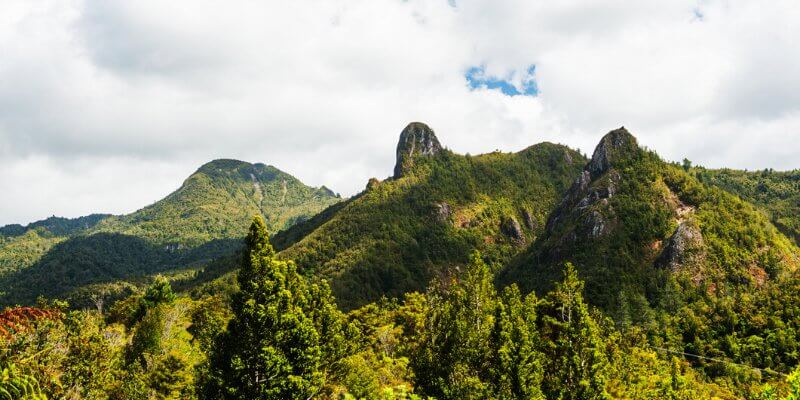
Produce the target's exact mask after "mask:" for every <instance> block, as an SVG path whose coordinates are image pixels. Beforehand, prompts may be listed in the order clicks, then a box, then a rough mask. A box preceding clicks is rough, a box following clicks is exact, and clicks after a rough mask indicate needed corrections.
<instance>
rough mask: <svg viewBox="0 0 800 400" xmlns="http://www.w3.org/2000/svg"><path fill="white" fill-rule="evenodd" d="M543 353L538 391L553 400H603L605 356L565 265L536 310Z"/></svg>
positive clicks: (577, 285)
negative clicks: (543, 360) (550, 290)
mask: <svg viewBox="0 0 800 400" xmlns="http://www.w3.org/2000/svg"><path fill="white" fill-rule="evenodd" d="M539 310H540V317H541V320H540V324H539V325H540V331H539V332H540V334H541V335H542V339H543V341H542V343H543V346H542V347H543V352H544V353H545V375H544V379H543V382H542V389H543V391H544V393H545V395H546V396H547V398H553V399H571V400H588V399H605V398H609V396H608V394H607V393H606V391H605V379H606V378H605V374H606V371H605V368H606V365H607V360H606V356H605V354H604V351H603V340H602V338H601V337H600V328H599V327H598V325H597V322H596V321H595V320H594V319H593V318H592V316H591V315H590V313H589V308H588V306H587V305H586V303H585V302H584V300H583V282H582V281H581V280H579V279H578V274H577V272H576V271H575V267H574V266H573V265H572V264H571V263H566V267H565V270H564V279H563V280H562V281H561V282H559V283H557V284H556V288H555V290H554V291H552V292H550V293H548V294H547V296H546V297H545V299H544V300H543V301H542V303H541V305H540V307H539Z"/></svg>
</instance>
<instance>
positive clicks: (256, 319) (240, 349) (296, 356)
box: [201, 217, 323, 400]
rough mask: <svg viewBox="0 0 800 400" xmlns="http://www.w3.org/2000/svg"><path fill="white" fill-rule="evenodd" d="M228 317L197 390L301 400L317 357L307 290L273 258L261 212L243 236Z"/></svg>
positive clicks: (314, 383) (312, 385) (288, 266)
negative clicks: (235, 289) (236, 289)
mask: <svg viewBox="0 0 800 400" xmlns="http://www.w3.org/2000/svg"><path fill="white" fill-rule="evenodd" d="M238 281H239V288H240V291H239V292H238V293H236V294H235V295H234V297H233V300H232V310H233V319H232V320H231V321H230V322H229V324H228V329H227V332H225V333H223V334H221V335H220V336H219V337H218V338H217V340H216V341H215V345H214V347H213V349H212V354H211V356H210V365H209V368H208V376H206V377H205V382H204V383H203V388H202V393H201V395H202V396H204V397H205V398H208V399H242V400H244V399H247V400H252V399H307V398H309V397H311V396H312V395H313V394H314V393H316V392H317V391H318V390H320V388H321V386H322V384H323V373H322V371H321V370H320V363H321V361H322V358H323V354H322V349H321V346H320V338H319V335H318V333H317V331H316V329H315V327H314V321H313V320H312V319H311V318H310V317H309V316H308V315H307V314H306V313H305V312H304V310H303V307H302V305H305V304H308V302H309V301H308V298H307V296H308V291H307V288H306V287H305V286H306V285H305V282H304V280H303V279H302V278H301V277H300V276H299V275H298V274H297V272H296V269H295V265H294V263H293V262H291V261H281V260H278V259H276V258H275V251H274V250H273V248H272V246H271V245H270V243H269V239H268V235H267V231H266V227H265V225H264V221H263V219H261V217H256V218H254V219H253V223H252V225H251V226H250V231H249V234H248V235H247V239H246V249H245V251H244V255H243V259H242V263H241V268H240V270H239V276H238Z"/></svg>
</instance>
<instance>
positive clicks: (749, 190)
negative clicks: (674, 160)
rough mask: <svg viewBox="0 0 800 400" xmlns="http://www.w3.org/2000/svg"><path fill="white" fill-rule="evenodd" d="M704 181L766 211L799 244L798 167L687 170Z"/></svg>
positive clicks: (799, 187) (799, 184)
mask: <svg viewBox="0 0 800 400" xmlns="http://www.w3.org/2000/svg"><path fill="white" fill-rule="evenodd" d="M690 172H691V173H692V174H694V176H695V177H697V179H698V180H700V181H701V182H703V183H704V184H706V185H711V186H716V187H719V188H721V189H724V190H725V191H727V192H730V193H733V194H735V195H737V196H739V197H741V198H742V199H743V200H745V201H748V202H750V203H753V204H755V205H756V206H758V207H759V208H761V209H763V210H764V211H766V212H767V215H768V216H769V217H770V220H771V221H772V223H773V224H775V226H777V227H778V228H779V229H780V230H781V231H782V232H783V233H785V234H786V235H787V236H789V237H790V238H792V239H794V241H795V243H796V244H800V170H794V171H773V170H772V169H765V170H763V171H739V170H734V169H727V168H725V169H717V170H713V169H705V168H702V167H701V168H692V169H691V170H690Z"/></svg>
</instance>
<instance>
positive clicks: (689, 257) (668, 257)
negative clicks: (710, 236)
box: [656, 220, 705, 271]
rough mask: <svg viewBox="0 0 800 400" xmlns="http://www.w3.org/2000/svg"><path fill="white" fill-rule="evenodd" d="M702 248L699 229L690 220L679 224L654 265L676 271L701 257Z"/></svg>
mask: <svg viewBox="0 0 800 400" xmlns="http://www.w3.org/2000/svg"><path fill="white" fill-rule="evenodd" d="M704 248H705V246H704V244H703V234H702V233H701V232H700V228H699V227H698V226H697V225H696V224H695V223H694V222H692V221H691V220H688V221H684V222H681V223H680V224H679V225H678V227H677V228H676V229H675V232H674V233H673V234H672V236H671V237H670V238H669V242H667V245H666V246H665V247H664V250H663V251H662V252H661V256H659V258H658V260H656V265H657V266H659V267H661V268H668V269H669V270H671V271H678V270H680V269H682V268H683V267H684V266H687V265H689V264H692V263H694V262H696V261H697V260H698V259H699V258H700V257H702V256H703V254H704Z"/></svg>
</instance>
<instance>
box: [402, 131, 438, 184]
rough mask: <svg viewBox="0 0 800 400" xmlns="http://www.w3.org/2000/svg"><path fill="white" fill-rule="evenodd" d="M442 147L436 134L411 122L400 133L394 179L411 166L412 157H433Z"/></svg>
mask: <svg viewBox="0 0 800 400" xmlns="http://www.w3.org/2000/svg"><path fill="white" fill-rule="evenodd" d="M441 150H442V145H441V144H440V143H439V139H437V138H436V134H435V133H433V129H431V128H430V127H429V126H428V125H425V124H423V123H422V122H412V123H410V124H408V126H406V128H405V129H403V132H402V133H400V142H399V143H397V163H396V164H395V166H394V178H395V179H397V178H400V177H402V176H403V173H404V172H405V171H407V170H408V168H409V167H410V166H411V165H412V163H413V159H414V157H417V156H427V157H429V156H433V155H436V154H438V153H439V152H441Z"/></svg>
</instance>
